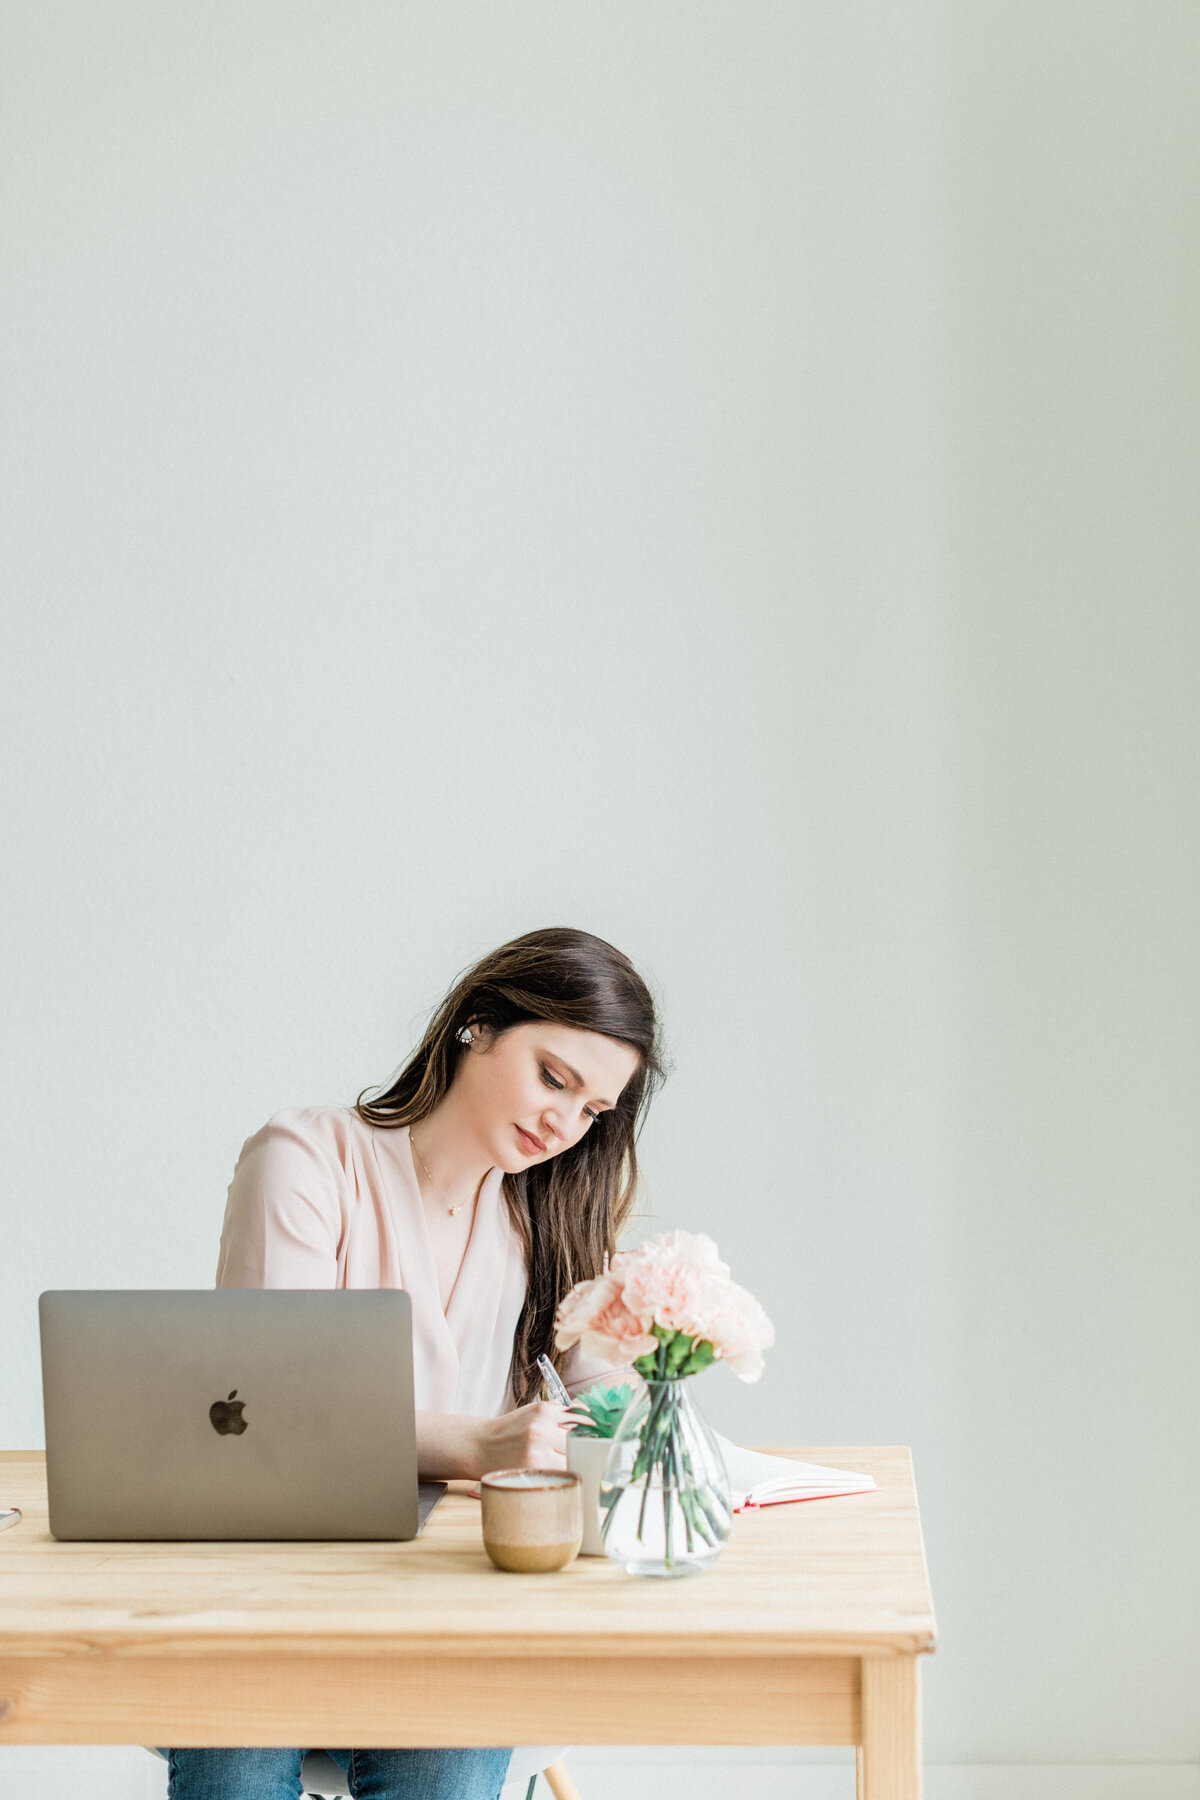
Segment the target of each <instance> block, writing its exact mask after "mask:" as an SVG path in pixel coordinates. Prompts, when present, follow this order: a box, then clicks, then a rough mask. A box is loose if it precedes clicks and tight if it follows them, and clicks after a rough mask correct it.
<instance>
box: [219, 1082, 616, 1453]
mask: <svg viewBox="0 0 1200 1800" xmlns="http://www.w3.org/2000/svg"><path fill="white" fill-rule="evenodd" d="M501 1180H502V1171H501V1170H499V1169H493V1170H492V1171H491V1172H490V1173H489V1175H488V1176H487V1178H486V1180H485V1181H484V1184H483V1187H482V1189H481V1191H480V1194H479V1199H478V1201H477V1202H476V1206H475V1218H474V1222H473V1224H472V1226H471V1235H470V1237H469V1239H468V1240H467V1248H466V1253H465V1255H464V1257H463V1262H462V1267H461V1269H460V1270H459V1274H458V1279H457V1281H456V1282H455V1284H454V1291H453V1292H452V1294H451V1296H450V1301H449V1304H448V1306H447V1307H446V1310H445V1311H444V1312H443V1310H442V1304H441V1300H440V1298H439V1294H438V1280H437V1270H436V1268H435V1266H434V1260H433V1251H432V1248H431V1246H430V1242H429V1234H428V1231H427V1230H426V1226H425V1207H424V1203H423V1201H422V1199H421V1190H420V1187H419V1185H418V1182H417V1175H416V1169H415V1167H414V1165H413V1158H412V1151H411V1150H410V1148H409V1142H408V1128H407V1126H400V1127H398V1128H394V1129H388V1128H386V1127H382V1126H376V1125H368V1124H367V1123H366V1122H365V1121H364V1120H362V1119H360V1118H359V1116H358V1114H357V1113H356V1112H355V1111H354V1110H353V1108H352V1107H348V1106H302V1107H293V1108H289V1109H288V1110H286V1111H284V1112H277V1113H275V1114H274V1115H273V1116H272V1117H271V1118H270V1119H268V1120H267V1123H266V1124H265V1125H264V1126H263V1127H262V1129H261V1130H260V1131H256V1132H255V1133H254V1135H253V1137H249V1138H247V1139H246V1142H245V1143H244V1144H243V1145H242V1151H241V1155H240V1156H239V1158H238V1161H237V1167H236V1168H235V1169H234V1172H233V1180H232V1181H231V1182H230V1184H229V1198H228V1200H227V1202H226V1206H225V1221H224V1225H223V1227H222V1230H221V1254H220V1260H219V1262H218V1265H217V1286H218V1287H219V1288H259V1287H263V1288H378V1287H383V1288H403V1289H404V1290H405V1292H406V1293H407V1294H408V1296H409V1298H410V1299H411V1301H412V1319H413V1384H414V1388H415V1393H416V1403H417V1406H418V1408H420V1409H421V1410H423V1411H428V1412H449V1413H465V1414H469V1415H473V1416H475V1417H477V1418H495V1417H497V1416H498V1415H499V1414H500V1413H504V1412H510V1411H511V1410H512V1408H513V1406H514V1404H515V1402H514V1399H513V1392H512V1386H511V1383H510V1381H509V1378H508V1369H509V1363H510V1361H511V1359H512V1347H513V1334H514V1332H515V1331H516V1327H517V1320H518V1319H519V1317H520V1314H521V1308H522V1307H523V1306H524V1304H525V1291H526V1284H527V1270H526V1266H525V1257H524V1252H523V1249H522V1246H521V1241H520V1239H519V1238H518V1236H517V1234H516V1232H515V1230H514V1229H513V1225H512V1221H511V1219H510V1217H509V1212H508V1206H507V1204H506V1203H505V1200H504V1196H503V1194H502V1192H501ZM607 1372H608V1366H607V1365H606V1364H602V1363H597V1362H595V1361H594V1359H591V1358H587V1357H584V1355H583V1354H582V1351H581V1348H580V1346H579V1345H578V1344H576V1345H575V1347H574V1349H573V1350H571V1351H569V1352H568V1354H567V1357H566V1359H565V1362H564V1367H563V1378H564V1380H565V1381H566V1384H567V1386H568V1388H570V1389H571V1390H572V1391H576V1390H577V1389H579V1388H581V1387H586V1386H587V1384H588V1382H590V1381H594V1380H595V1379H596V1378H597V1376H599V1375H602V1374H606V1373H607Z"/></svg>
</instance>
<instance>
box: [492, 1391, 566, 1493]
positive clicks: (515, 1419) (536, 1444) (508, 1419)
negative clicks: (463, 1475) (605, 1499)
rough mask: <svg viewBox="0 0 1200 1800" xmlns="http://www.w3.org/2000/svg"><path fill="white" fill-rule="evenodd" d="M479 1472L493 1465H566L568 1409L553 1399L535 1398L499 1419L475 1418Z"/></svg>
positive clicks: (564, 1466) (554, 1466)
mask: <svg viewBox="0 0 1200 1800" xmlns="http://www.w3.org/2000/svg"><path fill="white" fill-rule="evenodd" d="M476 1424H477V1426H478V1432H477V1434H476V1449H477V1452H478V1455H479V1459H480V1461H479V1469H478V1471H477V1473H478V1474H480V1475H487V1474H489V1473H490V1472H491V1471H492V1470H493V1469H565V1468H566V1466H567V1431H566V1425H567V1409H566V1407H565V1406H559V1405H558V1404H557V1403H556V1402H554V1401H553V1400H533V1401H531V1402H530V1404H529V1405H528V1406H518V1407H517V1409H516V1411H515V1412H509V1413H501V1415H500V1417H499V1418H498V1419H478V1420H477V1421H476Z"/></svg>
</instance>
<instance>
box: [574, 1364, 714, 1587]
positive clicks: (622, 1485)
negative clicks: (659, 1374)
mask: <svg viewBox="0 0 1200 1800" xmlns="http://www.w3.org/2000/svg"><path fill="white" fill-rule="evenodd" d="M688 1385H689V1384H688V1382H687V1381H686V1380H681V1381H647V1383H646V1385H645V1389H644V1391H643V1392H641V1393H639V1394H635V1395H634V1397H633V1399H632V1400H631V1401H630V1403H629V1405H628V1407H627V1408H626V1410H625V1414H624V1417H623V1418H622V1420H621V1423H620V1425H619V1426H618V1427H617V1434H616V1436H615V1437H614V1438H613V1440H612V1448H611V1450H610V1451H609V1453H608V1461H607V1463H606V1464H605V1467H604V1473H603V1475H602V1476H601V1477H600V1532H601V1536H602V1538H603V1540H604V1548H605V1551H606V1552H607V1554H608V1555H609V1556H611V1557H612V1559H613V1561H614V1562H616V1563H620V1565H621V1567H622V1568H623V1569H624V1570H625V1571H626V1572H627V1573H628V1574H630V1575H658V1576H665V1577H668V1578H670V1577H672V1576H679V1575H698V1574H699V1573H700V1571H701V1570H702V1569H707V1568H708V1567H709V1565H710V1564H711V1563H714V1562H715V1561H716V1559H717V1557H718V1556H719V1555H720V1554H721V1551H722V1549H723V1547H724V1544H725V1539H726V1538H727V1537H728V1536H729V1527H730V1523H731V1519H732V1513H731V1499H730V1492H729V1477H728V1476H727V1475H726V1473H725V1464H724V1462H723V1461H722V1459H721V1452H720V1450H719V1449H718V1448H717V1442H716V1439H715V1438H714V1437H713V1434H712V1432H711V1431H710V1430H709V1428H708V1426H707V1425H706V1424H705V1423H704V1420H703V1419H702V1418H701V1416H700V1414H699V1412H698V1411H697V1410H696V1406H695V1404H694V1402H693V1400H692V1398H691V1396H690V1394H689V1393H688Z"/></svg>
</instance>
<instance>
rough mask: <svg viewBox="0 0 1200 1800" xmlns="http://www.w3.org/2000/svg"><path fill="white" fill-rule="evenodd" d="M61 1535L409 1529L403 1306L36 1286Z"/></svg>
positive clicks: (411, 1435) (413, 1468) (415, 1506)
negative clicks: (40, 1289)
mask: <svg viewBox="0 0 1200 1800" xmlns="http://www.w3.org/2000/svg"><path fill="white" fill-rule="evenodd" d="M39 1311H40V1315H41V1335H42V1397H43V1403H44V1408H45V1417H46V1480H47V1486H48V1488H49V1497H50V1530H51V1532H52V1533H53V1535H54V1536H55V1537H56V1538H82V1539H100V1538H134V1539H138V1538H140V1539H156V1538H182V1539H192V1540H205V1539H213V1538H240V1539H253V1538H268V1539H271V1538H274V1539H281V1538H310V1539H312V1538H316V1539H346V1538H374V1539H391V1538H412V1537H415V1536H416V1535H417V1533H418V1531H419V1530H420V1529H421V1526H422V1525H423V1524H424V1522H425V1519H426V1518H427V1516H428V1514H429V1511H430V1510H431V1508H432V1507H433V1505H434V1504H435V1503H436V1501H437V1500H438V1499H439V1498H440V1496H441V1495H442V1494H443V1493H444V1492H445V1483H444V1482H420V1483H419V1482H418V1480H417V1440H416V1420H415V1414H414V1410H413V1374H412V1306H411V1302H410V1300H409V1297H408V1295H407V1294H405V1293H402V1292H400V1291H399V1290H391V1289H369V1290H361V1291H360V1290H356V1291H354V1292H352V1293H347V1292H345V1291H342V1290H337V1291H330V1290H317V1291H313V1290H309V1289H305V1290H299V1289H286V1290H281V1289H275V1288H271V1289H258V1288H255V1289H220V1290H217V1291H213V1290H207V1289H205V1290H196V1289H183V1290H176V1291H158V1292H154V1291H146V1290H135V1291H129V1292H123V1291H122V1292H111V1291H110V1292H95V1291H84V1292H78V1291H76V1292H69V1293H68V1292H58V1293H46V1294H43V1295H42V1296H41V1300H40V1302H39Z"/></svg>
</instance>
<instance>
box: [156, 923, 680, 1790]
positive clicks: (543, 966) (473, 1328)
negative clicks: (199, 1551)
mask: <svg viewBox="0 0 1200 1800" xmlns="http://www.w3.org/2000/svg"><path fill="white" fill-rule="evenodd" d="M662 1073H663V1071H662V1062H661V1058H660V1052H659V1045H658V1027H657V1021H656V1019H655V1013H654V1003H653V1001H652V999H651V997H650V994H649V992H648V991H647V988H646V985H645V983H644V982H643V981H642V979H641V977H640V976H639V975H638V973H637V971H636V970H635V969H634V968H633V966H632V964H631V963H630V962H629V961H628V959H627V958H626V957H624V956H622V955H621V953H620V951H618V950H614V949H613V947H612V945H611V944H606V943H604V942H603V941H602V940H601V939H600V938H595V937H591V936H589V935H588V934H587V933H586V932H582V931H570V930H550V931H533V932H529V933H528V934H527V935H526V936H525V937H520V938H517V939H515V940H514V941H513V942H512V943H510V944H505V945H503V946H502V947H501V948H500V949H499V950H496V951H495V952H493V954H492V955H490V956H487V957H484V959H483V960H482V961H481V962H480V963H478V964H477V965H476V966H475V967H474V968H473V969H471V970H469V971H468V973H467V974H466V975H465V976H463V977H462V979H461V980H460V981H459V982H458V983H457V984H456V985H455V987H454V988H452V990H451V991H450V993H449V994H448V995H447V997H446V999H445V1000H444V1001H443V1002H442V1004H441V1006H440V1007H439V1008H438V1010H437V1012H436V1014H435V1015H434V1018H433V1021H432V1023H431V1024H430V1026H429V1029H428V1030H427V1031H426V1033H425V1036H424V1037H423V1039H422V1041H421V1043H420V1045H419V1046H418V1048H417V1050H416V1051H415V1053H414V1055H413V1056H412V1058H411V1060H410V1061H409V1062H408V1064H407V1066H406V1067H405V1068H404V1069H403V1071H402V1072H401V1074H400V1075H399V1076H398V1077H397V1078H396V1080H395V1081H394V1082H393V1083H392V1085H391V1087H389V1088H388V1089H387V1091H386V1092H385V1093H383V1094H380V1095H379V1096H378V1097H377V1098H376V1099H375V1100H373V1101H369V1102H366V1103H364V1101H363V1097H362V1095H361V1094H360V1095H359V1098H358V1101H357V1103H356V1105H355V1106H354V1107H344V1106H313V1107H300V1108H296V1109H292V1110H288V1111H285V1112H279V1113H276V1114H275V1115H274V1117H273V1118H271V1119H269V1120H268V1122H267V1123H266V1125H264V1126H263V1128H262V1130H261V1131H258V1132H256V1133H255V1134H254V1136H253V1137H251V1138H248V1139H247V1141H246V1143H245V1144H244V1145H243V1147H242V1153H241V1156H240V1158H239V1160H238V1164H237V1167H236V1169H235V1171H234V1176H233V1181H232V1183H231V1184H230V1188H229V1200H228V1204H227V1206H226V1209H225V1223H224V1228H223V1230H222V1234H221V1255H220V1263H219V1266H218V1270H217V1286H218V1287H226V1288H250V1287H255V1288H257V1287H265V1288H373V1287H384V1288H403V1289H405V1290H406V1292H407V1293H408V1295H409V1297H410V1299H411V1302H412V1321H413V1382H414V1388H415V1396H416V1404H417V1459H418V1465H419V1469H420V1473H421V1476H422V1477H423V1478H426V1479H430V1480H450V1479H454V1478H461V1477H466V1478H468V1479H474V1478H476V1477H478V1476H480V1475H484V1474H486V1473H487V1472H488V1471H489V1470H490V1469H500V1468H513V1467H529V1468H556V1467H564V1466H565V1463H566V1443H565V1436H564V1420H565V1414H564V1409H563V1408H562V1407H561V1406H558V1405H555V1404H552V1403H550V1402H549V1401H545V1400H542V1399H540V1398H539V1394H540V1392H541V1376H540V1374H539V1372H538V1368H537V1359H538V1356H539V1355H541V1354H543V1353H545V1354H547V1355H549V1356H551V1357H553V1355H554V1344H553V1329H554V1314H555V1310H556V1308H557V1306H558V1303H559V1301H560V1300H561V1299H562V1297H563V1296H564V1294H566V1292H567V1291H568V1289H569V1288H570V1287H571V1286H572V1284H573V1283H574V1282H576V1281H582V1280H584V1279H587V1278H590V1277H592V1276H595V1275H598V1274H599V1273H600V1272H601V1268H602V1266H603V1262H604V1257H605V1253H606V1252H607V1253H608V1254H609V1255H611V1254H612V1253H613V1251H614V1250H615V1249H616V1248H617V1237H618V1234H619V1233H620V1231H621V1228H622V1226H623V1225H624V1224H625V1222H626V1220H627V1218H628V1216H629V1213H630V1211H631V1209H632V1207H633V1203H634V1199H635V1195H636V1189H637V1179H638V1172H637V1156H636V1150H635V1135H636V1128H637V1125H638V1122H639V1116H640V1115H641V1114H643V1113H644V1110H645V1107H646V1106H647V1104H648V1103H649V1100H650V1097H651V1094H652V1092H653V1090H654V1088H655V1087H656V1086H657V1084H658V1082H659V1081H660V1080H661V1078H662ZM601 1372H603V1368H602V1365H599V1364H589V1363H587V1362H586V1361H585V1359H584V1358H583V1356H582V1355H581V1353H580V1350H579V1346H578V1345H577V1346H576V1347H575V1349H573V1350H571V1351H569V1352H568V1353H567V1354H566V1356H565V1357H564V1358H563V1365H562V1375H563V1378H564V1380H565V1381H566V1383H567V1386H568V1388H574V1389H578V1388H580V1387H584V1386H586V1385H587V1383H588V1382H589V1381H591V1380H594V1379H595V1377H596V1376H597V1375H598V1374H600V1373H601ZM510 1754H511V1752H510V1750H509V1749H503V1748H502V1749H461V1750H433V1749H430V1750H420V1749H403V1750H355V1751H352V1752H351V1757H350V1783H351V1788H352V1791H353V1793H354V1794H355V1795H356V1796H362V1797H363V1800H367V1797H370V1800H417V1796H420V1800H494V1797H495V1796H496V1795H497V1794H498V1793H499V1792H500V1789H501V1787H502V1786H503V1784H504V1777H505V1772H506V1770H507V1768H508V1763H509V1757H510ZM302 1757H303V1751H302V1750H300V1749H192V1750H188V1749H177V1750H172V1751H171V1752H170V1756H169V1760H170V1786H169V1795H170V1800H296V1796H297V1795H298V1794H299V1793H300V1764H301V1760H302Z"/></svg>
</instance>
